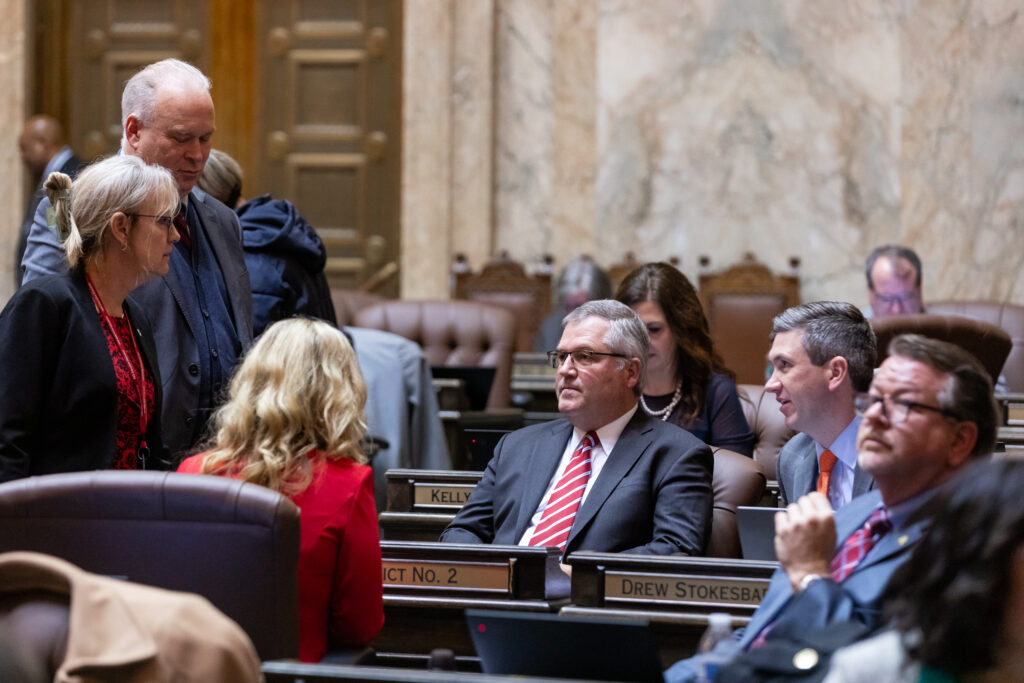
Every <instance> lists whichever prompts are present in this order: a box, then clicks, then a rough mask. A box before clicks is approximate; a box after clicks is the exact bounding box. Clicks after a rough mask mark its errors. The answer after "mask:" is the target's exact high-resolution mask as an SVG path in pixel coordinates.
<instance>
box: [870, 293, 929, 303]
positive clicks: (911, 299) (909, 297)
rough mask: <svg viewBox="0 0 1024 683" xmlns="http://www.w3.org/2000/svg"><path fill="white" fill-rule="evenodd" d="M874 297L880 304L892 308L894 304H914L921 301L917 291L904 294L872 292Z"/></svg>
mask: <svg viewBox="0 0 1024 683" xmlns="http://www.w3.org/2000/svg"><path fill="white" fill-rule="evenodd" d="M874 296H875V298H876V299H878V300H879V301H880V302H881V303H883V304H885V305H886V306H892V305H894V304H903V305H904V306H906V305H907V304H914V303H917V302H919V301H920V300H921V294H920V293H919V292H918V291H917V290H912V291H909V292H906V293H905V294H879V293H878V292H874Z"/></svg>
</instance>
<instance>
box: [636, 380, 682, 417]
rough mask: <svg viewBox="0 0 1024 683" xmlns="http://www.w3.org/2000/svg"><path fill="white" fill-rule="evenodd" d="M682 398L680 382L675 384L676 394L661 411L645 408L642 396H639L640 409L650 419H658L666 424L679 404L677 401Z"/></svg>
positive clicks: (645, 404)
mask: <svg viewBox="0 0 1024 683" xmlns="http://www.w3.org/2000/svg"><path fill="white" fill-rule="evenodd" d="M682 397H683V383H682V381H680V382H678V383H676V392H675V393H674V394H672V400H671V401H669V402H668V405H667V406H665V407H664V408H662V409H661V410H651V409H650V408H648V407H647V402H646V401H644V395H643V394H640V407H641V408H643V409H644V412H645V413H647V414H648V415H650V416H651V417H660V418H661V419H662V420H663V421H665V422H668V416H669V415H671V414H672V410H673V408H675V407H676V405H677V404H678V403H679V399H681V398H682Z"/></svg>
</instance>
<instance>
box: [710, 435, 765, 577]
mask: <svg viewBox="0 0 1024 683" xmlns="http://www.w3.org/2000/svg"><path fill="white" fill-rule="evenodd" d="M711 450H712V452H713V453H714V455H715V473H714V476H713V478H712V482H711V488H712V490H713V491H714V497H715V502H714V508H713V510H712V521H711V538H710V539H709V540H708V547H707V551H706V554H707V556H708V557H742V552H741V551H740V534H739V528H738V527H737V525H736V508H737V507H738V506H740V505H757V504H758V503H759V502H760V501H761V497H762V496H763V495H764V490H765V484H766V483H767V481H766V478H765V475H764V469H763V468H762V467H761V465H760V464H759V463H757V462H756V461H754V460H751V459H750V458H748V457H747V456H745V455H740V454H739V453H735V452H733V451H729V450H726V449H724V448H712V449H711Z"/></svg>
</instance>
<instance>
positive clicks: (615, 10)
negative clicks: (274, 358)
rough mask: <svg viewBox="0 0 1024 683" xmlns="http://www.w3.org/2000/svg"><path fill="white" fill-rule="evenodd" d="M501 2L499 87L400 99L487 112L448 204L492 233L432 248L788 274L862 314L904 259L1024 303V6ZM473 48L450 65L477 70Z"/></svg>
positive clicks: (1015, 0)
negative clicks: (486, 194) (748, 267)
mask: <svg viewBox="0 0 1024 683" xmlns="http://www.w3.org/2000/svg"><path fill="white" fill-rule="evenodd" d="M419 1H420V0H417V1H414V0H409V4H410V5H419ZM489 6H490V7H493V26H494V33H493V41H491V42H488V41H486V40H482V41H480V46H479V47H478V48H477V49H478V50H479V53H478V55H479V59H480V60H481V62H480V63H481V64H485V63H488V62H487V60H488V59H491V60H493V62H491V63H493V73H494V80H493V83H492V84H491V86H490V87H491V88H492V90H488V88H487V86H486V85H485V84H484V83H483V82H482V81H481V80H480V78H479V77H478V76H479V74H480V73H482V71H480V70H479V69H478V70H477V71H475V72H473V74H474V76H473V78H466V79H462V80H460V79H461V76H460V75H464V74H467V73H469V72H467V71H465V70H462V69H459V68H458V67H454V75H453V76H451V77H452V78H453V79H455V80H454V82H455V84H456V86H458V87H453V88H450V89H449V90H450V92H449V93H447V94H446V93H445V91H444V90H443V89H442V90H438V91H436V92H434V93H431V92H430V91H428V90H427V89H426V88H424V87H418V86H407V87H413V88H415V90H416V96H418V97H423V96H443V97H449V96H450V95H451V92H455V93H457V97H456V104H455V106H456V110H455V111H456V112H458V107H459V106H462V105H461V103H462V102H468V103H474V102H476V103H479V102H483V101H485V100H486V99H487V98H488V97H490V98H491V99H492V101H493V107H494V109H493V122H494V123H493V132H492V144H491V147H490V148H489V149H482V148H481V145H480V141H481V140H482V139H483V138H482V137H481V134H480V132H479V131H480V130H482V128H480V127H479V126H477V128H475V129H474V130H476V131H477V132H476V133H475V134H474V135H466V136H463V135H462V134H461V133H460V131H459V129H458V128H456V129H455V132H454V133H453V134H452V135H451V139H450V144H451V145H452V150H451V151H452V155H453V158H455V159H457V160H458V159H467V158H471V159H472V163H466V162H465V161H463V162H458V163H462V164H463V171H461V172H457V173H456V176H455V177H457V178H458V179H459V180H457V181H455V182H452V183H450V185H449V186H450V187H451V188H460V187H472V188H474V190H475V191H476V192H477V194H476V195H474V197H475V198H474V199H472V200H471V201H470V202H469V203H468V204H467V207H469V208H467V209H466V210H467V211H468V212H469V215H472V216H476V217H479V216H480V215H481V214H482V212H483V211H486V210H488V208H489V209H490V211H491V212H492V220H491V221H490V222H487V223H486V224H483V225H481V226H480V227H479V228H478V229H477V231H476V233H474V229H473V227H472V222H471V221H470V220H468V219H459V220H458V221H456V224H455V227H454V228H452V227H451V225H448V224H444V225H440V224H436V223H435V224H432V225H433V226H434V227H432V228H431V229H432V230H433V231H434V232H433V233H432V234H433V235H434V240H435V243H437V242H438V240H443V241H445V242H446V243H448V244H449V245H450V247H451V250H452V251H453V252H454V251H460V250H471V249H472V248H476V250H477V251H476V252H473V253H475V254H478V255H479V254H480V252H481V251H482V248H481V247H480V246H479V245H481V244H483V245H486V246H487V247H488V248H489V247H491V246H493V247H494V248H504V249H508V250H509V251H510V252H511V254H512V255H513V257H515V258H518V259H520V260H522V261H525V262H526V263H528V264H536V263H538V262H539V261H540V259H541V257H542V255H543V254H545V253H552V254H554V255H555V256H556V260H557V261H556V265H561V264H564V263H565V262H566V261H567V260H568V259H569V258H570V257H571V256H572V255H574V254H576V253H592V254H594V255H595V256H596V257H597V258H598V260H599V261H601V262H604V263H606V264H610V263H613V262H616V261H619V260H621V258H622V257H623V255H624V254H625V252H626V251H630V250H632V251H635V252H636V253H637V255H638V257H639V258H641V259H664V258H668V257H670V256H678V257H679V258H680V259H681V267H682V268H683V270H684V271H685V272H687V273H689V274H690V275H693V276H695V275H696V274H697V270H698V266H697V264H698V259H699V257H700V256H701V255H708V256H710V257H711V262H712V267H713V268H716V269H718V268H724V267H726V266H728V265H730V264H732V263H734V262H736V261H738V260H739V259H741V258H742V256H743V254H744V253H745V252H748V251H751V252H754V253H755V254H756V255H757V256H758V257H759V258H760V259H761V260H762V261H764V262H765V263H767V264H768V265H769V266H770V267H771V268H773V269H774V270H776V271H779V272H788V271H789V260H790V257H793V256H796V257H799V258H800V260H801V263H802V265H801V267H800V275H801V279H802V287H803V291H802V295H803V298H804V299H805V300H811V299H819V298H836V299H846V300H850V301H853V302H854V303H857V304H864V303H866V293H865V291H864V289H865V288H864V277H863V260H864V257H865V256H866V255H867V253H868V252H869V251H870V249H871V248H872V247H874V246H876V245H878V244H883V243H890V242H901V243H905V244H908V245H910V246H912V247H914V248H915V249H917V250H918V252H919V253H920V254H921V256H922V258H923V259H924V261H925V272H924V282H925V284H924V286H925V295H926V298H932V299H938V298H973V297H984V298H995V299H1006V300H1011V301H1016V302H1018V303H1024V282H1022V279H1024V278H1022V277H1021V275H1020V273H1021V271H1022V268H1021V263H1020V261H1021V260H1022V259H1024V248H1022V247H1024V244H1022V240H1024V236H1022V235H1021V233H1022V222H1024V221H1022V215H1024V142H1022V141H1024V68H1022V67H1024V23H1022V22H1024V0H689V1H686V2H681V1H680V0H491V4H490V5H489ZM458 26H459V23H458V22H456V24H455V30H456V33H457V34H458V32H459V31H463V30H465V29H460V28H458ZM478 28H479V24H478ZM419 32H420V33H421V34H422V33H423V31H422V30H421V31H419ZM423 38H424V39H425V36H423ZM437 40H440V36H439V37H438V38H435V41H437ZM460 40H461V37H460V36H458V35H457V36H456V43H455V44H456V46H457V47H456V51H457V57H456V59H455V61H456V63H459V62H460V61H461V60H471V59H472V54H473V52H472V49H473V47H472V46H473V43H472V41H470V42H469V43H467V42H465V41H464V40H462V41H461V42H460ZM458 46H462V47H458ZM467 46H469V47H468V49H467ZM407 50H408V45H407ZM415 59H416V57H412V56H409V57H407V60H409V61H413V60H415ZM466 84H469V90H464V89H463V88H462V86H463V85H466ZM409 96H412V95H409ZM409 104H410V102H409V101H408V100H407V102H406V106H407V107H408V106H409ZM467 106H469V105H467ZM458 115H460V114H456V116H458ZM407 121H409V117H408V116H407ZM406 143H407V144H408V143H409V138H408V137H407V138H406ZM410 153H411V152H409V151H408V150H407V154H410ZM473 155H476V156H473ZM488 155H489V157H488ZM438 159H441V160H442V162H443V159H442V158H441V157H438ZM488 164H489V165H488ZM442 165H443V163H442ZM485 167H489V168H491V169H492V170H493V175H492V176H490V177H488V176H487V174H486V173H474V172H471V170H472V169H477V168H485ZM446 168H448V167H446ZM449 170H450V169H449ZM442 171H443V172H449V171H445V170H444V169H442ZM488 182H490V183H491V186H490V192H491V193H492V194H491V204H490V206H489V207H488V205H487V203H486V202H485V201H481V199H480V196H479V193H480V192H482V191H484V190H483V189H482V188H483V187H484V185H486V184H487V183H488ZM448 201H449V203H450V205H453V206H455V205H458V206H459V207H460V208H459V209H452V210H451V211H450V215H457V214H458V212H459V211H461V210H463V207H462V206H461V205H460V201H461V200H460V192H457V191H455V190H454V189H453V190H452V191H451V192H450V193H449V196H448ZM473 207H475V208H473ZM452 212H454V213H452ZM436 217H437V218H440V214H438V215H437V216H436ZM409 244H410V243H409V242H406V245H409ZM481 258H482V256H481ZM473 263H474V265H479V261H478V259H477V258H474V259H473ZM431 267H433V268H437V267H439V266H438V265H436V264H435V265H433V266H431ZM435 279H436V278H435Z"/></svg>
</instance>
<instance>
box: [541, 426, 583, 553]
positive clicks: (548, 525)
mask: <svg viewBox="0 0 1024 683" xmlns="http://www.w3.org/2000/svg"><path fill="white" fill-rule="evenodd" d="M598 443H600V442H599V441H598V439H597V434H596V433H595V432H587V435H586V436H584V437H583V439H582V440H581V441H580V444H579V446H577V447H576V450H575V451H573V454H572V457H571V458H569V464H568V465H566V467H565V471H564V472H563V473H562V476H561V478H559V480H558V483H557V484H556V485H555V488H554V489H552V491H551V494H550V495H549V496H548V502H547V504H546V505H545V506H544V513H543V514H542V515H541V518H540V523H539V524H537V528H536V529H534V530H533V536H531V537H530V545H544V546H552V545H553V546H558V549H559V550H565V542H566V541H567V540H569V531H570V530H571V529H572V522H573V520H574V519H575V518H576V511H577V510H578V509H579V507H580V501H582V500H583V492H584V491H586V489H587V482H588V481H590V471H591V465H590V463H591V460H592V459H591V457H590V453H591V451H592V450H593V449H594V447H595V446H597V445H598Z"/></svg>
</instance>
